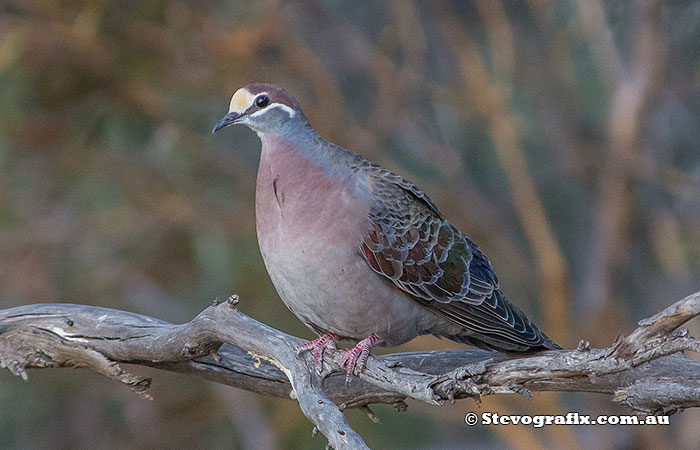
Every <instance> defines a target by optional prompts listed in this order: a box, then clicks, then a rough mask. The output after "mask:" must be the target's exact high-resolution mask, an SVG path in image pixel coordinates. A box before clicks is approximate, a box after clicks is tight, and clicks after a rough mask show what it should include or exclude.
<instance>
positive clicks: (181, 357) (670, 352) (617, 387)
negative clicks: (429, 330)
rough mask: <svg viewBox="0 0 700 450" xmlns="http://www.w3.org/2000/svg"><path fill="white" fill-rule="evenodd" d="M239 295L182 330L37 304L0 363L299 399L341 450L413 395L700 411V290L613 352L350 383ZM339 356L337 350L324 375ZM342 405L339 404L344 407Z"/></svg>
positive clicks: (382, 375) (584, 348)
mask: <svg viewBox="0 0 700 450" xmlns="http://www.w3.org/2000/svg"><path fill="white" fill-rule="evenodd" d="M236 303H237V298H236V297H231V298H230V299H229V300H228V301H226V302H222V303H220V304H215V305H213V306H210V307H208V308H206V309H205V310H204V311H202V313H200V314H199V315H198V316H197V317H195V318H194V319H192V320H191V321H190V322H188V323H186V324H182V325H173V324H170V323H167V322H164V321H161V320H158V319H154V318H151V317H147V316H142V315H139V314H133V313H129V312H125V311H117V310H112V309H107V308H99V307H92V306H83V305H69V304H36V305H28V306H22V307H17V308H11V309H6V310H2V311H0V365H2V367H7V368H8V369H9V370H10V371H12V373H14V374H15V375H19V376H22V377H23V378H25V379H26V378H27V376H26V369H28V368H45V367H87V368H90V369H92V370H94V371H96V372H98V373H101V374H103V375H105V376H107V377H110V378H113V379H115V380H118V381H120V382H122V383H124V384H127V385H128V386H130V387H131V389H133V390H134V391H135V392H137V393H139V394H140V395H144V396H147V394H146V390H147V389H148V387H149V385H150V379H146V378H142V377H138V376H134V375H132V374H129V373H128V372H126V371H125V370H123V369H122V368H121V367H120V366H119V364H120V363H129V364H139V365H145V366H151V367H156V368H160V369H165V370H170V371H174V372H181V373H190V374H194V375H198V376H201V377H203V378H206V379H209V380H213V381H216V382H219V383H224V384H228V385H231V386H236V387H239V388H243V389H247V390H250V391H254V392H258V393H261V394H265V395H275V396H279V397H287V398H289V397H291V398H296V399H297V401H298V402H299V405H300V407H301V409H302V411H303V412H304V414H306V416H307V417H309V419H311V421H312V422H313V423H314V424H315V425H316V427H317V428H318V429H319V430H320V431H321V432H322V433H323V434H325V435H326V436H327V437H328V439H329V443H330V444H331V445H333V446H334V447H335V448H337V449H343V448H367V446H366V444H365V443H364V441H363V440H362V438H361V437H360V436H359V435H358V434H357V433H356V432H355V431H354V430H352V428H351V427H350V426H349V424H348V422H347V420H346V419H345V416H344V415H343V414H342V409H344V408H349V407H358V408H366V407H367V406H368V405H370V404H372V403H388V404H392V405H394V406H395V407H397V408H399V409H401V408H405V407H406V404H405V400H406V399H407V398H412V399H416V400H421V401H425V402H428V403H432V404H440V403H442V402H444V401H445V400H454V399H459V398H465V397H472V398H475V399H477V400H478V399H479V398H480V396H482V395H489V394H502V393H520V394H523V395H526V396H530V395H531V391H577V392H598V393H606V394H612V399H613V400H614V401H616V402H619V403H621V404H624V405H626V406H628V407H630V408H631V409H632V410H634V411H637V412H641V413H647V414H671V413H674V412H677V411H679V410H681V409H683V408H689V407H697V406H700V362H697V361H693V360H691V359H689V358H687V357H685V356H683V355H682V352H683V351H686V350H691V351H695V352H698V351H700V341H698V340H695V339H693V338H692V337H690V336H688V335H687V333H686V332H684V331H682V330H679V329H678V327H679V326H681V325H682V324H683V323H685V322H686V321H687V320H690V319H692V318H693V317H696V316H697V315H699V314H700V292H697V293H695V294H692V295H690V296H688V297H686V298H685V299H683V300H681V301H679V302H677V303H675V304H674V305H672V306H670V307H668V308H667V309H665V310H664V311H662V312H661V313H659V314H657V315H655V316H654V317H651V318H649V319H645V320H642V321H641V322H640V323H639V328H637V329H636V330H634V331H633V332H632V333H631V334H630V335H629V336H628V337H626V338H620V339H618V340H617V341H616V342H615V343H614V344H613V345H612V346H610V347H609V348H603V349H591V348H589V346H588V345H587V343H582V344H581V345H579V348H577V349H576V350H560V351H548V352H541V353H538V354H536V355H532V356H527V357H517V358H513V357H512V356H509V355H504V354H500V353H495V352H485V351H481V350H463V351H434V352H410V353H395V354H390V355H383V356H381V357H372V358H370V360H369V362H368V364H367V368H366V370H365V371H364V372H363V373H361V374H359V380H358V379H356V380H354V381H353V382H352V383H351V384H350V385H349V386H345V385H344V376H343V375H342V374H340V373H332V374H331V375H329V376H326V377H324V378H322V377H319V376H317V375H316V374H315V373H314V369H313V364H312V362H311V361H310V359H309V357H308V355H306V356H304V357H302V358H297V357H295V356H294V347H295V346H296V345H298V344H300V343H302V342H304V341H303V340H301V339H299V338H296V337H293V336H290V335H288V334H285V333H283V332H280V331H278V330H275V329H273V328H271V327H268V326H267V325H264V324H262V323H260V322H258V321H256V320H254V319H252V318H250V317H248V316H246V315H245V314H243V313H242V312H241V311H239V310H238V309H237V308H236ZM340 355H341V351H328V352H327V354H326V356H327V357H326V358H325V360H324V369H325V370H326V371H327V372H331V371H335V370H337V369H338V366H337V360H338V359H339V357H340ZM336 405H339V406H340V408H338V407H336Z"/></svg>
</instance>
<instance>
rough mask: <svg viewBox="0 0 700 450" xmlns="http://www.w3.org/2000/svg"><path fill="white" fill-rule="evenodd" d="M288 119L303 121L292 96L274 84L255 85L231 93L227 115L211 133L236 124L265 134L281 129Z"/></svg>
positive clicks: (302, 116) (217, 123)
mask: <svg viewBox="0 0 700 450" xmlns="http://www.w3.org/2000/svg"><path fill="white" fill-rule="evenodd" d="M290 120H302V121H306V119H305V118H304V114H303V113H302V112H301V108H300V107H299V103H297V101H296V100H295V99H294V97H292V96H291V94H290V93H289V92H287V91H285V90H284V89H282V88H281V87H279V86H275V85H274V84H266V83H255V84H249V85H248V86H245V87H242V88H240V89H239V90H237V91H236V93H235V94H233V97H232V98H231V103H230V104H229V108H228V113H227V114H226V115H225V116H224V117H223V118H222V119H221V120H219V121H218V122H216V125H214V129H213V130H212V133H216V132H217V131H218V130H220V129H222V128H224V127H227V126H229V125H234V124H237V123H240V124H243V125H246V126H248V127H249V128H251V129H252V130H253V131H255V132H257V133H265V132H268V131H270V130H275V129H276V128H280V127H282V126H284V125H285V124H286V123H288V122H289V121H290Z"/></svg>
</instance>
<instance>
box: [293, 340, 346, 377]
mask: <svg viewBox="0 0 700 450" xmlns="http://www.w3.org/2000/svg"><path fill="white" fill-rule="evenodd" d="M342 338H343V337H342V336H339V335H337V334H335V333H326V334H324V335H323V336H321V337H319V338H317V339H314V340H313V341H311V342H307V343H306V344H301V345H298V346H297V348H296V354H297V356H299V355H301V354H302V353H303V352H305V351H307V350H311V351H312V352H313V355H314V368H315V369H316V373H318V374H319V375H320V374H321V372H323V351H324V350H325V349H327V348H330V349H333V350H335V349H336V348H337V347H336V344H337V343H338V341H339V340H341V339H342Z"/></svg>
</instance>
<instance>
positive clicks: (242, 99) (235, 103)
mask: <svg viewBox="0 0 700 450" xmlns="http://www.w3.org/2000/svg"><path fill="white" fill-rule="evenodd" d="M255 97H256V96H255V95H253V94H251V93H250V92H248V91H247V90H246V89H244V88H240V89H239V90H237V91H236V93H235V94H233V97H231V103H230V104H229V107H228V112H230V113H242V112H243V111H245V110H246V109H248V107H250V105H252V104H253V100H255Z"/></svg>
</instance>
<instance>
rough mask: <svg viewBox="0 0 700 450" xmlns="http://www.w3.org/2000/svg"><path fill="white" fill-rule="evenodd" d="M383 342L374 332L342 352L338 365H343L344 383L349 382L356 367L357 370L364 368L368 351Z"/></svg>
mask: <svg viewBox="0 0 700 450" xmlns="http://www.w3.org/2000/svg"><path fill="white" fill-rule="evenodd" d="M382 342H384V340H383V339H382V338H380V337H379V336H377V335H376V334H372V335H370V336H369V337H366V338H364V339H362V340H361V341H360V342H358V343H357V345H356V346H355V347H353V348H352V349H350V350H348V351H346V352H345V354H343V356H342V357H341V358H340V361H338V364H340V366H341V367H342V366H345V384H346V385H348V384H350V379H351V378H352V374H353V372H354V371H355V369H357V370H358V371H359V372H361V371H362V369H364V368H365V364H366V363H367V358H368V357H369V352H370V350H371V349H372V347H374V346H375V345H377V344H380V343H382Z"/></svg>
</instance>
